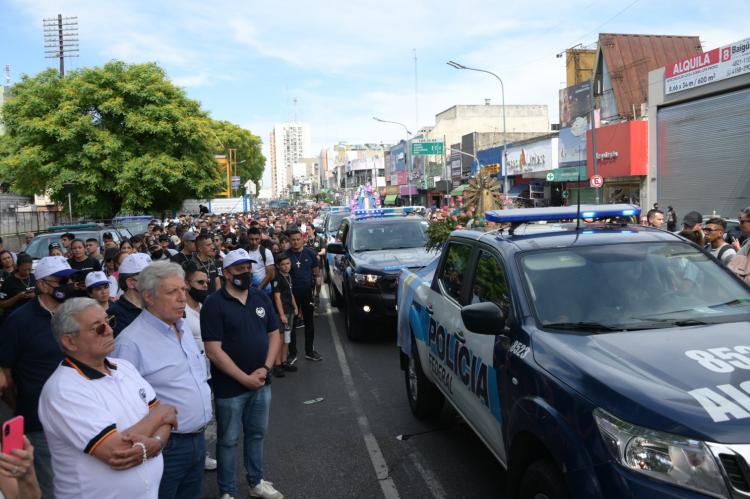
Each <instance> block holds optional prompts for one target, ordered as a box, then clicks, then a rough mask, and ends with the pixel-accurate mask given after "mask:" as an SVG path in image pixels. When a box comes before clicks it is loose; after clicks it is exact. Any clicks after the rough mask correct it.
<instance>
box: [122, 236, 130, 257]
mask: <svg viewBox="0 0 750 499" xmlns="http://www.w3.org/2000/svg"><path fill="white" fill-rule="evenodd" d="M120 252H121V253H122V252H124V253H126V254H128V255H129V254H131V253H132V252H133V245H132V244H131V242H130V240H128V239H123V240H122V242H121V243H120Z"/></svg>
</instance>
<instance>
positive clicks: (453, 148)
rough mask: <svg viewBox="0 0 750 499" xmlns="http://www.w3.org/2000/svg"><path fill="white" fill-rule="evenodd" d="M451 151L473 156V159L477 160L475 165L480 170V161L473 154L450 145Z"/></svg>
mask: <svg viewBox="0 0 750 499" xmlns="http://www.w3.org/2000/svg"><path fill="white" fill-rule="evenodd" d="M451 151H455V152H457V153H458V154H463V155H464V156H469V157H470V158H473V159H474V161H476V162H477V167H478V168H479V170H480V171H481V170H482V163H480V162H479V158H477V157H476V156H475V155H473V154H470V153H468V152H463V151H462V150H461V149H456V148H455V147H451Z"/></svg>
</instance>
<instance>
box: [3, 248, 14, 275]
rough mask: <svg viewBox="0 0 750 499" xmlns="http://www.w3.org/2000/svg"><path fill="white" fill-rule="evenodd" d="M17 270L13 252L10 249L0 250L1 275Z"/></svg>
mask: <svg viewBox="0 0 750 499" xmlns="http://www.w3.org/2000/svg"><path fill="white" fill-rule="evenodd" d="M15 270H16V263H15V262H14V261H13V253H11V252H10V251H8V250H3V251H0V275H3V276H5V275H10V274H12V273H13V271H15Z"/></svg>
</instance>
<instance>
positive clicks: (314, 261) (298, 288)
mask: <svg viewBox="0 0 750 499" xmlns="http://www.w3.org/2000/svg"><path fill="white" fill-rule="evenodd" d="M289 242H290V243H291V246H292V247H291V248H289V251H287V254H288V255H289V259H290V260H291V262H292V269H291V271H290V272H289V274H290V275H291V276H292V291H293V292H294V299H295V301H296V302H297V307H298V308H299V309H300V311H301V312H302V319H303V321H304V323H305V358H306V359H307V360H313V361H320V360H323V357H321V356H320V354H319V353H318V352H316V351H315V348H314V342H315V324H314V322H313V321H314V320H315V313H314V308H313V291H314V289H315V287H316V286H320V266H319V265H318V255H317V254H315V251H314V250H313V249H311V248H310V247H308V246H305V241H304V238H303V237H302V233H301V232H300V231H299V229H297V228H296V227H295V228H293V229H290V230H289ZM296 358H297V335H296V333H295V331H294V329H293V330H292V338H291V342H290V343H289V363H290V364H294V361H295V360H296Z"/></svg>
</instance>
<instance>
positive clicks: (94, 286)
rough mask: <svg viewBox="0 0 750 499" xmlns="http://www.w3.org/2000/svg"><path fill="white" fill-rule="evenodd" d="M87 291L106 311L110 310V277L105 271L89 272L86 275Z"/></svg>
mask: <svg viewBox="0 0 750 499" xmlns="http://www.w3.org/2000/svg"><path fill="white" fill-rule="evenodd" d="M85 282H86V292H87V293H88V294H89V296H90V297H91V298H93V299H94V300H95V301H96V303H98V304H99V305H100V306H101V307H102V308H103V309H104V310H105V311H106V310H109V307H111V306H112V301H110V299H109V278H108V277H107V274H105V273H104V272H102V271H101V270H100V271H97V272H89V274H88V275H87V276H86V281H85Z"/></svg>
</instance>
